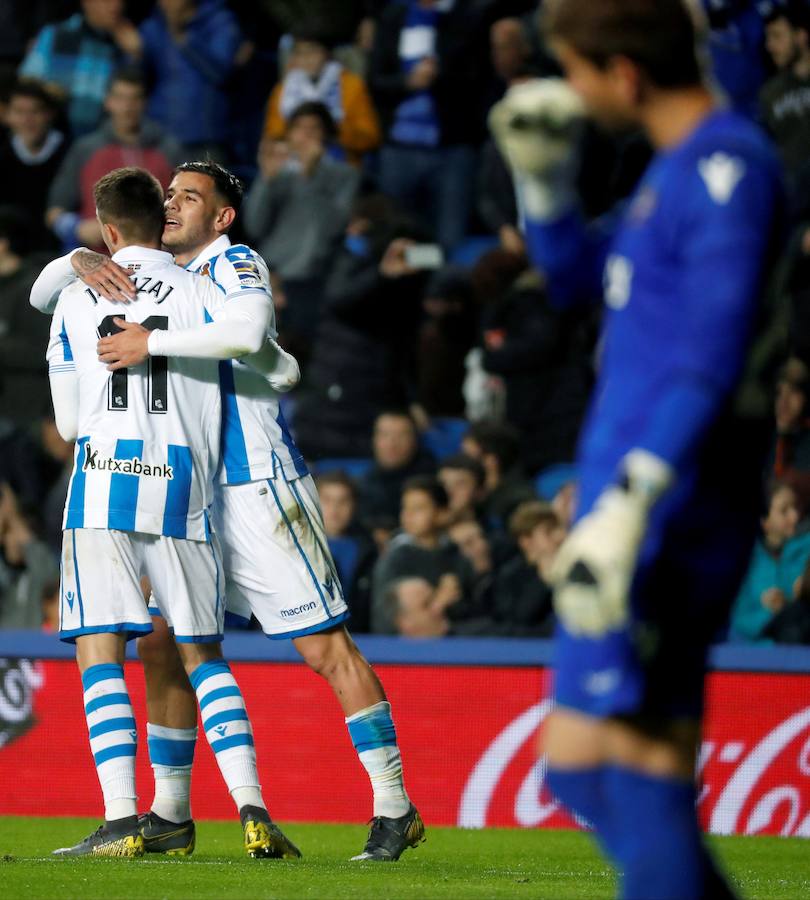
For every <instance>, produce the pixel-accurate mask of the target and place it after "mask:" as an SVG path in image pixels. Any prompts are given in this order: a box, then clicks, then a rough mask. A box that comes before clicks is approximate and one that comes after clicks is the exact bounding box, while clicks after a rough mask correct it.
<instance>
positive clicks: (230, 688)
mask: <svg viewBox="0 0 810 900" xmlns="http://www.w3.org/2000/svg"><path fill="white" fill-rule="evenodd" d="M190 680H191V686H192V687H193V688H194V690H195V691H196V692H197V700H198V701H199V703H200V715H201V716H202V723H203V731H205V736H206V738H208V743H209V744H210V745H211V749H212V750H213V751H214V755H215V756H216V758H217V765H218V766H219V770H220V772H222V777H223V778H224V779H225V784H227V786H228V790H229V791H230V794H231V796H232V797H233V799H234V803H236V808H237V809H241V808H242V807H243V806H248V805H249V806H261V807H263V808H265V804H264V800H263V799H262V792H261V788H260V785H259V773H258V771H257V769H256V750H255V748H254V746H253V729H252V728H251V726H250V719H249V718H248V714H247V710H246V709H245V701H244V700H243V699H242V692H241V691H240V690H239V686H238V685H237V684H236V681H235V680H234V677H233V675H231V670H230V667H229V666H228V663H227V662H225V660H224V659H213V660H209V661H208V662H204V663H203V664H202V665H199V666H197V668H196V669H195V670H194V671H193V672H192V673H191V677H190Z"/></svg>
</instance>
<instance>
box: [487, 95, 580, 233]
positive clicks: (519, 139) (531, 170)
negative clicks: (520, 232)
mask: <svg viewBox="0 0 810 900" xmlns="http://www.w3.org/2000/svg"><path fill="white" fill-rule="evenodd" d="M584 119H585V106H584V104H583V103H582V100H581V99H580V97H579V95H578V94H577V93H576V91H574V89H573V88H571V87H570V86H569V85H568V83H567V82H566V81H565V80H564V79H563V78H535V79H532V80H531V81H525V82H522V83H521V84H516V85H514V86H513V87H511V88H509V90H508V91H507V92H506V94H505V95H504V98H503V99H502V100H501V101H500V102H498V103H496V104H495V105H494V106H493V107H492V109H491V110H490V113H489V129H490V131H491V133H492V137H493V138H494V140H495V143H496V144H497V145H498V148H499V149H500V151H501V154H502V155H503V157H504V159H505V160H506V161H507V162H508V163H509V165H510V166H511V168H512V170H513V172H514V174H515V176H516V180H517V181H518V187H519V190H520V193H521V198H522V199H523V201H524V203H526V205H527V212H528V214H529V216H531V217H532V218H551V217H552V216H553V215H554V214H556V213H557V211H558V210H560V209H562V208H563V207H564V205H565V204H567V203H570V202H571V198H572V196H575V183H576V175H577V171H578V167H579V158H578V147H579V141H580V135H581V133H582V127H583V122H584ZM523 181H525V182H526V183H525V184H524V183H523Z"/></svg>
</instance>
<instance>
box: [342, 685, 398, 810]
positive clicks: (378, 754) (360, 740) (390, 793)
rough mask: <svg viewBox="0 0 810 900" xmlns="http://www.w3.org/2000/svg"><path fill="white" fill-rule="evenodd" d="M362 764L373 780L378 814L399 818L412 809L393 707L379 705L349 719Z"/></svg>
mask: <svg viewBox="0 0 810 900" xmlns="http://www.w3.org/2000/svg"><path fill="white" fill-rule="evenodd" d="M346 724H347V725H348V727H349V735H350V737H351V739H352V743H353V744H354V749H355V750H356V751H357V755H358V756H359V757H360V762H361V763H362V764H363V766H364V767H365V770H366V772H368V777H369V778H370V779H371V788H372V790H373V791H374V815H375V816H387V817H389V818H392V819H397V818H399V817H400V816H404V815H405V813H406V812H408V810H409V809H410V806H411V801H410V800H409V799H408V795H407V794H406V793H405V784H404V782H403V780H402V759H401V757H400V754H399V747H398V746H397V733H396V730H395V728H394V722H393V720H392V718H391V704H390V703H388V701H386V700H382V701H380V702H379V703H375V704H374V706H369V707H367V708H366V709H361V710H360V712H356V713H354V715H351V716H349V717H348V718H347V719H346Z"/></svg>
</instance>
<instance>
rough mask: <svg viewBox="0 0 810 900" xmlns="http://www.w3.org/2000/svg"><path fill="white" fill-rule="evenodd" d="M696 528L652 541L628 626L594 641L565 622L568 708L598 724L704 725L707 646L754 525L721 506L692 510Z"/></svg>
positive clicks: (563, 673) (560, 664) (561, 673)
mask: <svg viewBox="0 0 810 900" xmlns="http://www.w3.org/2000/svg"><path fill="white" fill-rule="evenodd" d="M689 521H690V524H689V528H688V529H686V528H685V529H683V530H680V531H679V533H678V534H677V535H675V534H673V532H672V531H671V530H670V531H669V532H663V531H659V533H658V536H656V535H655V534H652V535H650V536H649V538H648V540H647V541H646V542H645V545H644V548H643V550H642V557H641V562H640V564H639V567H638V569H637V572H636V577H635V579H634V581H633V585H632V588H631V598H630V600H631V602H630V616H629V620H628V622H627V623H626V625H625V627H623V628H622V629H621V630H619V631H611V632H609V633H607V634H606V635H604V636H603V637H600V638H597V639H594V640H591V639H588V638H583V637H581V636H576V637H575V636H573V635H571V634H569V633H568V632H567V631H566V629H565V628H564V627H563V626H562V625H560V624H559V623H558V625H557V631H556V636H555V637H556V641H555V669H556V671H555V696H556V700H557V703H559V704H560V705H561V706H567V707H571V708H573V709H576V710H579V711H581V712H584V713H587V714H589V715H592V716H597V717H607V716H621V715H639V714H640V715H644V716H648V717H650V718H652V719H656V718H661V719H672V718H681V717H689V718H699V717H700V716H701V714H702V710H703V680H704V675H705V671H706V656H707V651H708V647H709V645H710V644H711V643H713V642H715V641H717V640H718V639H722V637H723V629H724V627H725V625H726V623H727V621H728V615H729V611H730V609H731V605H732V604H733V602H734V599H735V597H736V595H737V592H738V591H739V588H740V584H741V582H742V579H743V577H744V575H745V572H746V570H747V567H748V563H749V560H750V555H751V548H752V545H753V541H754V537H755V535H756V520H755V519H753V518H752V519H751V520H750V521H749V520H747V519H746V518H745V517H742V518H741V517H740V516H738V515H732V513H731V512H730V511H724V510H719V509H718V508H717V507H715V508H714V509H706V508H703V509H698V508H695V509H694V510H693V511H692V513H691V514H690V520H689ZM663 534H666V535H667V536H666V537H663V536H662V535H663Z"/></svg>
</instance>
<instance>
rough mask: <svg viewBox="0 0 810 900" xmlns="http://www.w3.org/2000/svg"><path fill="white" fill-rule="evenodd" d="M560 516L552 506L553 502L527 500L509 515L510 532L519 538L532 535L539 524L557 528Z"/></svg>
mask: <svg viewBox="0 0 810 900" xmlns="http://www.w3.org/2000/svg"><path fill="white" fill-rule="evenodd" d="M559 524H560V518H559V516H558V515H557V513H555V512H554V510H553V509H552V508H551V504H549V503H545V502H543V501H542V500H527V501H526V502H525V503H521V504H520V506H518V507H517V509H516V510H515V511H514V512H513V513H512V515H511V516H509V533H510V534H511V535H512V537H513V538H514V539H515V540H517V539H518V538H519V537H526V536H527V535H530V534H531V533H532V532H533V531H534V529H535V528H537V526H538V525H545V526H546V527H548V528H556V527H557V526H558V525H559Z"/></svg>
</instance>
